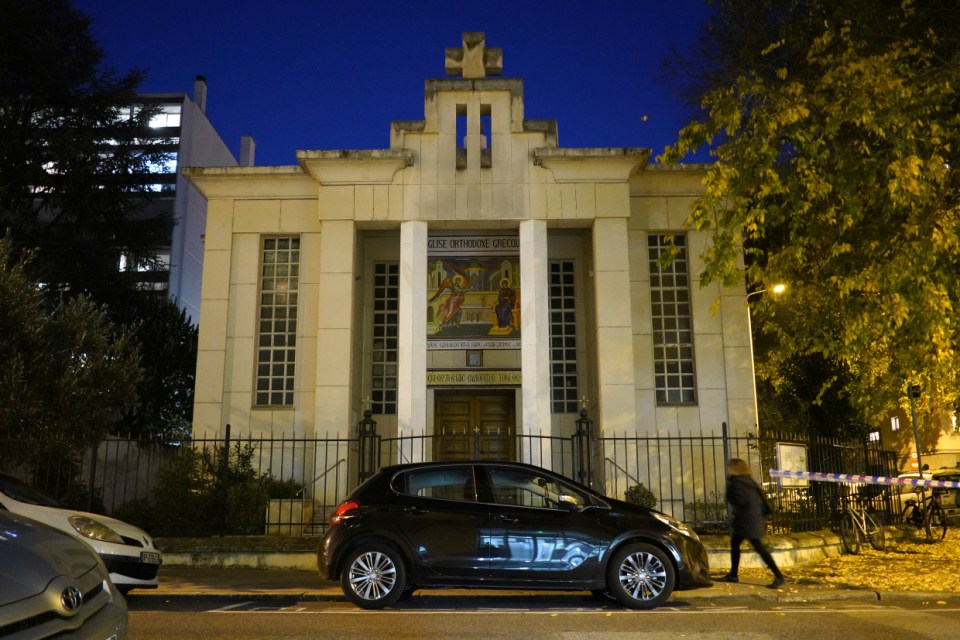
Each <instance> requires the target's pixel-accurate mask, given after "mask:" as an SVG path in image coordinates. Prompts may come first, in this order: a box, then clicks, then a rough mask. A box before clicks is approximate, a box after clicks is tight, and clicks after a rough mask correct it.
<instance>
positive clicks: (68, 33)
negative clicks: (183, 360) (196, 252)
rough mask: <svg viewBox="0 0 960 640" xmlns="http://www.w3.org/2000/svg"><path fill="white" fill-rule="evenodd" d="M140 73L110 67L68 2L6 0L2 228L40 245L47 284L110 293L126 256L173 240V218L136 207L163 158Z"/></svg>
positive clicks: (0, 16)
mask: <svg viewBox="0 0 960 640" xmlns="http://www.w3.org/2000/svg"><path fill="white" fill-rule="evenodd" d="M142 78H143V73H142V72H141V71H139V70H133V71H131V72H129V73H127V74H126V75H123V76H118V75H117V74H116V73H115V72H114V71H113V70H112V69H110V68H109V67H106V66H105V65H104V64H103V52H102V51H101V50H100V49H99V48H98V46H97V45H96V43H95V41H94V40H93V38H92V36H91V33H90V20H89V18H87V17H86V16H85V15H83V14H82V13H80V12H78V11H76V10H74V9H73V8H72V7H71V4H70V2H69V0H34V1H32V2H20V1H19V0H0V228H3V229H9V230H10V232H11V233H12V237H13V240H14V242H15V243H16V246H17V247H18V248H20V249H33V248H37V252H36V256H35V259H34V260H33V261H32V262H31V268H32V270H33V272H34V274H35V277H36V278H37V279H38V280H39V281H40V282H44V283H48V284H49V285H51V286H57V287H59V288H61V289H63V290H68V291H70V292H72V293H82V292H88V293H91V294H93V295H94V297H95V298H96V299H97V300H98V301H101V302H111V301H112V300H113V299H114V296H115V295H116V294H117V293H123V292H125V290H126V288H125V287H124V286H123V283H122V282H121V281H120V280H119V278H120V275H119V273H118V263H119V259H120V255H121V253H122V252H127V253H130V254H133V255H135V256H136V257H137V258H138V259H141V260H142V259H150V258H151V257H153V256H154V254H153V252H152V247H156V246H157V245H162V244H165V243H166V240H167V238H168V236H169V228H170V223H169V220H168V219H164V218H163V217H162V216H161V217H157V216H153V217H147V216H143V215H138V214H140V213H141V211H142V210H143V206H144V198H145V197H147V196H148V195H149V194H148V193H147V191H146V189H145V187H144V184H145V183H146V182H148V181H145V180H144V177H145V176H147V175H148V174H149V169H150V167H151V166H152V165H153V164H155V163H158V162H161V161H162V160H163V159H164V157H165V152H164V150H163V148H162V143H163V142H164V141H163V140H156V139H155V138H151V137H150V136H148V135H147V134H148V132H149V123H150V119H151V117H152V116H153V110H152V109H151V108H147V107H144V106H143V105H138V104H137V97H136V90H137V87H138V86H139V84H140V82H141V80H142ZM132 196H137V197H132Z"/></svg>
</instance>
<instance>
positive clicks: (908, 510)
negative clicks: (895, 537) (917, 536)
mask: <svg viewBox="0 0 960 640" xmlns="http://www.w3.org/2000/svg"><path fill="white" fill-rule="evenodd" d="M926 491H927V490H926V487H919V489H918V493H919V494H920V499H919V500H917V499H915V498H910V499H909V500H907V503H906V505H904V507H903V512H901V514H900V515H901V517H902V518H903V523H904V524H912V525H913V526H915V527H916V528H917V529H923V531H924V532H925V533H926V534H927V540H933V539H934V538H937V539H939V540H943V539H944V537H946V535H947V514H946V513H945V512H944V510H943V506H942V505H941V504H940V496H942V495H943V494H944V491H942V490H939V489H934V490H933V491H932V492H931V495H930V497H929V498H927V497H926V496H925V494H926Z"/></svg>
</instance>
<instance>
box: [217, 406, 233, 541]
mask: <svg viewBox="0 0 960 640" xmlns="http://www.w3.org/2000/svg"><path fill="white" fill-rule="evenodd" d="M214 442H216V440H214ZM213 453H214V456H216V454H217V451H216V447H214V452H213ZM215 460H216V465H217V471H218V475H219V476H220V477H219V478H218V480H219V484H220V500H219V502H220V513H219V514H218V516H219V518H218V520H219V522H218V523H217V528H218V529H219V533H220V537H221V538H222V537H223V536H224V535H226V532H227V510H228V509H229V505H228V504H227V499H228V498H229V497H230V489H229V487H228V486H227V483H228V482H229V481H230V425H229V423H228V424H227V425H226V427H225V428H224V433H223V451H222V452H221V453H220V457H219V458H215Z"/></svg>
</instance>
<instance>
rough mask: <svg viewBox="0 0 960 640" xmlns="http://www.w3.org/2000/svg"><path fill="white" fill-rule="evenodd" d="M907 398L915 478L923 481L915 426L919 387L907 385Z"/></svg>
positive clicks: (918, 437) (916, 426)
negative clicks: (915, 466) (915, 454)
mask: <svg viewBox="0 0 960 640" xmlns="http://www.w3.org/2000/svg"><path fill="white" fill-rule="evenodd" d="M907 396H908V397H909V398H910V417H911V419H912V420H913V446H914V447H916V448H917V474H918V475H917V477H918V478H920V479H921V480H923V460H921V458H920V427H919V426H918V424H917V398H919V397H920V387H919V386H918V385H915V384H908V385H907Z"/></svg>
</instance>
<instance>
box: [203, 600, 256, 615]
mask: <svg viewBox="0 0 960 640" xmlns="http://www.w3.org/2000/svg"><path fill="white" fill-rule="evenodd" d="M251 604H254V601H253V600H250V601H249V602H237V603H236V604H228V605H227V606H225V607H220V608H219V609H211V610H210V611H207V613H222V612H224V611H232V610H233V609H239V608H240V607H245V606H247V605H251Z"/></svg>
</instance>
